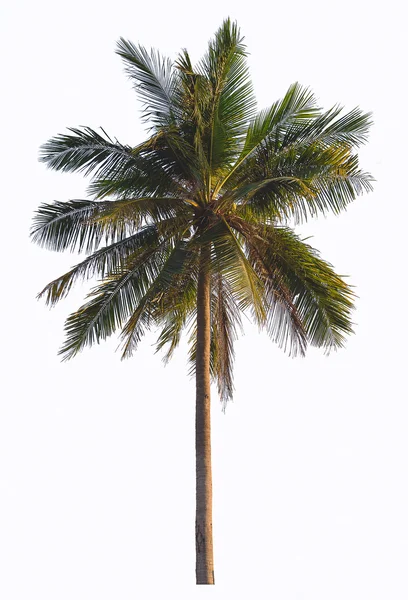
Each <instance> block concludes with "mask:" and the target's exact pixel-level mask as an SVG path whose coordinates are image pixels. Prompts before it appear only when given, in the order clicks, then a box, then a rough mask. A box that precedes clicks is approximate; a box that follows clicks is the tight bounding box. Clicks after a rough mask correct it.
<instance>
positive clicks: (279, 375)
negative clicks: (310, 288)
mask: <svg viewBox="0 0 408 600" xmlns="http://www.w3.org/2000/svg"><path fill="white" fill-rule="evenodd" d="M330 6H332V8H329V7H330ZM399 6H402V3H401V4H400V3H399V2H395V1H394V2H393V1H391V2H387V3H381V4H375V3H372V2H368V1H365V2H361V1H360V2H358V1H350V0H346V1H344V2H342V3H336V4H335V5H334V4H333V5H332V4H331V3H327V2H323V1H321V2H318V1H316V0H311V1H310V2H303V1H301V0H294V1H293V2H291V3H287V4H285V3H283V2H280V3H277V2H275V3H267V4H266V5H262V4H261V3H260V2H256V1H255V2H254V1H253V2H247V3H245V4H244V3H241V4H240V3H236V2H235V3H232V2H230V3H228V2H226V1H224V0H217V1H216V2H215V1H206V2H203V3H197V4H194V3H193V2H187V1H182V0H173V2H164V1H163V0H159V2H149V3H143V4H140V3H138V2H137V1H133V2H130V1H125V0H117V1H116V2H111V3H106V4H103V3H102V2H100V1H99V2H96V1H95V0H91V1H89V2H86V1H82V2H78V1H77V0H74V1H72V2H70V3H57V2H49V1H42V0H39V1H37V2H14V3H13V5H12V6H11V5H10V3H8V6H6V5H4V8H3V9H2V15H1V19H0V20H1V28H2V32H1V60H2V76H1V78H2V83H3V84H4V85H3V92H2V96H1V103H2V105H3V108H2V111H1V114H2V117H3V118H2V121H3V124H2V129H1V134H2V143H1V148H0V151H1V163H0V164H1V167H2V177H1V182H2V186H1V187H2V189H1V193H2V208H1V216H2V234H1V242H2V253H1V256H2V266H1V283H2V294H1V302H2V309H1V316H2V334H3V335H2V351H3V356H2V361H1V364H2V367H3V369H4V372H3V376H2V379H1V384H2V400H1V419H0V450H1V454H0V461H1V463H0V503H1V508H0V527H1V538H0V540H1V541H0V552H1V557H0V569H1V575H0V597H1V598H2V599H4V600H37V599H38V600H74V599H75V600H93V599H95V600H117V599H120V600H128V599H131V598H132V599H133V598H137V597H140V598H143V599H150V598H182V599H191V598H193V597H196V596H197V597H202V596H203V595H211V597H214V598H217V599H221V598H222V599H225V598H241V597H242V598H249V597H254V598H272V599H276V600H304V599H311V600H328V599H330V600H343V599H347V600H362V599H365V598H367V599H370V600H377V599H378V600H382V599H388V598H392V599H393V600H403V599H406V598H407V597H408V578H407V574H406V569H407V559H408V517H407V507H408V485H407V466H408V465H407V462H408V458H407V457H408V442H407V421H408V408H407V398H406V392H405V387H406V385H405V381H406V377H405V371H406V355H405V350H406V337H407V326H406V252H405V245H406V242H405V233H406V224H407V209H406V202H407V195H406V184H405V177H406V157H405V145H406V139H407V130H406V122H407V118H406V89H405V84H406V72H405V66H404V61H403V56H404V53H405V52H406V48H405V47H404V46H405V43H404V42H403V36H404V35H405V26H403V23H404V19H403V17H402V12H401V11H399ZM228 15H230V16H231V17H232V18H233V19H237V20H238V23H239V24H240V26H241V29H242V32H243V33H244V35H245V36H246V42H247V45H248V49H249V51H250V57H249V63H250V67H251V71H252V75H253V81H254V85H255V91H256V94H257V98H258V101H259V107H260V108H261V107H264V106H267V105H268V104H270V103H271V102H272V101H274V100H275V99H277V98H279V97H281V96H282V95H283V93H284V92H285V91H286V89H287V87H288V86H289V85H290V84H291V83H292V82H294V81H300V82H301V83H303V84H305V85H310V86H311V88H312V89H313V90H314V91H315V93H316V95H317V96H318V98H319V100H320V103H321V104H322V105H323V106H324V107H326V108H329V107H330V106H331V105H333V104H335V103H337V102H340V103H342V104H344V105H345V106H346V107H347V108H348V109H351V108H353V107H354V106H355V105H359V106H361V107H362V108H363V109H364V110H372V111H373V113H374V121H375V126H374V127H373V129H372V135H371V138H370V143H369V144H368V146H366V147H365V148H364V149H363V150H362V152H361V162H362V166H363V167H364V168H365V169H367V170H368V171H371V172H372V174H373V175H374V176H375V178H376V180H377V182H376V183H375V191H374V193H372V194H370V195H368V196H365V197H362V198H360V199H358V201H356V202H355V204H353V205H352V206H351V207H350V208H349V210H348V211H347V213H344V214H342V215H341V216H339V217H336V218H335V217H328V218H326V219H324V218H321V219H319V220H318V221H314V222H313V221H311V222H309V223H308V225H307V227H306V226H304V227H303V228H302V229H301V230H298V231H301V232H302V233H305V235H306V234H307V235H313V236H314V237H313V239H312V240H311V241H310V243H311V244H312V245H314V246H315V247H317V248H318V249H320V250H321V252H322V256H323V257H324V258H325V259H326V260H329V261H330V262H331V263H332V264H333V265H334V267H335V269H336V270H337V272H339V273H341V274H348V275H350V279H349V281H350V282H351V283H352V284H353V285H355V286H356V292H357V294H358V296H359V299H358V302H357V310H356V312H355V314H354V320H355V322H356V327H355V331H356V334H355V335H354V336H353V337H351V338H350V340H349V342H348V344H347V348H346V349H345V350H342V351H339V352H337V353H335V354H333V355H331V356H330V357H328V358H326V357H324V356H323V354H322V353H321V352H320V351H310V352H309V353H308V356H307V358H305V359H290V358H288V357H287V356H285V355H284V354H283V353H282V352H281V351H280V350H279V349H278V348H277V347H275V346H274V345H273V344H272V343H271V342H270V341H269V340H268V339H267V338H266V336H262V335H259V334H258V332H257V331H256V330H255V329H252V328H251V327H247V329H246V335H245V337H243V338H241V339H240V341H239V342H238V343H237V345H236V350H237V358H236V368H235V384H236V394H235V399H234V402H233V403H231V404H230V405H229V406H228V407H227V411H226V414H223V413H222V411H221V405H220V404H219V403H218V400H217V397H216V395H215V393H214V394H213V471H214V543H215V577H216V586H215V587H214V588H210V589H208V588H206V590H207V591H206V590H205V589H204V588H203V587H199V588H196V587H195V583H194V582H195V579H194V564H195V560H194V489H195V482H194V382H193V381H191V380H190V379H189V378H188V376H187V368H186V352H185V347H184V346H183V347H182V348H181V349H180V350H179V352H178V353H177V354H176V357H175V359H174V360H173V362H172V363H171V364H170V365H168V366H167V367H166V368H165V367H164V366H163V364H162V361H161V357H160V356H159V355H157V354H156V355H155V354H154V348H153V346H152V344H153V342H154V339H155V337H154V335H152V336H151V337H147V338H146V339H145V340H144V342H143V343H142V344H141V346H140V350H139V352H138V353H137V354H136V356H135V357H134V358H133V359H131V360H129V361H127V362H120V360H119V354H117V353H116V354H115V352H114V351H115V348H116V347H117V340H115V339H112V340H111V341H109V342H107V343H105V344H103V345H101V346H98V347H96V348H93V349H92V350H86V351H84V352H83V353H82V354H81V355H80V356H79V357H78V358H77V359H75V360H74V361H72V362H70V363H68V364H66V363H64V364H62V363H60V361H59V358H58V357H57V350H58V348H59V346H60V345H61V342H62V339H63V323H64V319H65V317H66V316H67V315H68V314H69V313H70V312H71V311H73V310H74V309H76V308H77V307H78V306H79V305H80V304H81V303H82V299H83V296H84V293H85V290H84V289H81V287H79V288H78V289H76V290H75V291H74V292H73V294H72V296H71V297H69V298H68V299H67V300H66V301H64V302H63V303H61V305H60V306H58V307H57V308H55V309H53V310H52V311H49V310H48V309H47V308H46V307H45V306H44V304H43V303H42V302H37V301H36V299H35V296H36V293H37V292H38V291H39V290H40V289H42V287H43V286H44V285H45V284H46V283H47V282H48V281H50V280H51V279H53V278H54V277H56V276H57V275H60V274H61V273H62V272H64V271H65V270H67V269H68V268H69V267H70V266H71V265H72V264H74V263H75V262H76V260H77V259H76V257H75V256H72V255H57V254H53V253H50V252H48V251H46V250H42V249H40V248H38V247H35V246H34V245H32V244H30V242H29V239H28V230H29V226H30V221H31V218H32V214H33V211H34V210H35V209H36V207H37V206H38V205H39V203H40V202H51V201H52V200H54V199H58V200H67V199H72V198H81V197H85V193H86V192H85V190H86V181H85V180H84V179H82V177H80V176H76V175H66V174H59V173H52V172H50V171H47V170H46V169H45V167H44V165H42V164H39V163H38V162H37V157H38V147H39V146H40V144H42V143H44V142H45V141H46V140H47V139H48V138H50V137H51V136H53V135H56V134H57V133H62V132H64V131H65V128H66V127H68V126H78V125H89V126H91V127H93V128H98V127H99V126H103V127H104V128H105V129H106V130H107V132H108V133H109V134H110V135H111V136H116V137H117V138H118V139H119V140H120V141H122V142H123V143H129V144H133V145H135V144H137V143H138V142H140V141H141V140H142V139H143V138H144V136H145V131H144V128H143V126H142V125H141V123H140V110H139V109H140V107H139V105H138V104H137V101H136V96H135V94H134V92H133V91H132V89H131V84H130V82H129V81H127V80H126V78H125V76H124V74H123V68H122V64H121V61H120V59H119V57H117V56H116V55H115V54H114V48H115V42H116V40H117V39H118V38H119V36H124V37H125V38H128V39H131V40H133V41H135V42H141V43H142V44H144V45H146V46H148V47H150V46H154V47H158V48H160V50H161V51H162V52H163V53H165V54H167V55H169V56H170V57H172V58H175V56H176V54H177V52H178V51H179V49H180V48H182V47H187V48H188V49H189V51H190V53H191V55H192V56H193V57H194V58H195V59H198V58H199V57H200V56H201V54H202V53H203V52H204V51H205V48H206V44H207V41H208V39H209V38H210V37H211V35H212V34H213V33H214V31H215V30H216V29H217V27H218V26H219V25H220V24H221V22H222V19H223V18H224V17H226V16H228ZM404 355H405V356H404Z"/></svg>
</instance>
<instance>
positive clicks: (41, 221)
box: [30, 200, 103, 253]
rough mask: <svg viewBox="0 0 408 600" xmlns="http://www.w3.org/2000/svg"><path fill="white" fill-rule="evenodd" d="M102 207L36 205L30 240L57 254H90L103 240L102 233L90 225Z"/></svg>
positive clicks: (83, 202)
mask: <svg viewBox="0 0 408 600" xmlns="http://www.w3.org/2000/svg"><path fill="white" fill-rule="evenodd" d="M102 207H103V205H102V204H101V203H98V202H93V201H91V200H69V201H68V202H53V203H52V204H46V203H43V204H40V206H39V208H38V210H37V212H36V213H35V215H34V219H33V226H32V228H31V233H30V235H31V239H32V241H33V242H35V243H36V244H39V245H40V246H43V247H45V248H48V249H49V250H55V251H57V252H62V251H64V250H70V251H71V252H73V251H74V250H77V251H78V252H83V251H85V252H87V253H89V252H92V251H94V250H96V249H97V247H98V246H99V244H100V243H101V241H102V239H103V229H102V227H101V225H100V224H98V223H96V222H95V221H94V219H95V216H96V215H97V214H98V212H99V211H100V210H101V208H102Z"/></svg>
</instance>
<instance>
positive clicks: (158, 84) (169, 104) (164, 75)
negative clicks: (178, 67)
mask: <svg viewBox="0 0 408 600" xmlns="http://www.w3.org/2000/svg"><path fill="white" fill-rule="evenodd" d="M116 53H117V54H118V55H119V56H120V57H121V58H122V59H123V60H124V62H125V72H126V74H127V75H128V77H129V78H130V79H131V80H132V81H133V82H134V86H135V89H136V91H137V93H138V95H139V97H140V99H141V100H142V102H143V104H144V118H145V120H146V121H148V120H150V121H152V123H154V125H155V126H156V127H160V126H163V125H169V124H170V123H171V122H172V121H173V119H174V118H176V117H177V116H178V110H177V109H178V107H177V105H176V104H175V102H174V100H175V87H176V86H177V72H176V71H175V70H174V68H173V65H172V62H171V60H170V59H168V58H164V57H162V56H161V55H160V53H159V52H158V51H156V50H153V49H152V50H151V51H150V53H149V52H148V51H147V50H146V48H144V47H143V46H140V45H139V46H135V44H133V43H132V42H130V41H127V40H125V39H124V38H120V40H119V41H118V43H117V50H116Z"/></svg>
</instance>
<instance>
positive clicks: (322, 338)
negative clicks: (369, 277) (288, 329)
mask: <svg viewBox="0 0 408 600" xmlns="http://www.w3.org/2000/svg"><path fill="white" fill-rule="evenodd" d="M259 237H260V238H261V242H260V246H261V248H262V250H261V251H262V252H263V262H264V264H265V266H266V268H267V269H268V270H275V272H277V273H278V274H279V277H280V278H281V281H282V283H283V285H284V286H285V287H286V288H287V290H288V291H289V292H290V297H291V299H292V300H291V301H292V303H293V305H294V308H295V310H296V313H297V315H298V318H299V319H300V322H301V324H302V328H303V330H304V332H305V334H306V336H307V342H308V343H310V344H311V345H313V346H318V347H324V348H325V349H326V350H327V351H330V350H331V349H336V348H339V347H342V346H343V344H344V341H345V334H350V333H352V331H353V330H352V322H351V312H352V309H353V298H354V293H353V291H352V289H351V288H350V286H348V285H347V284H346V283H345V281H344V280H343V279H342V278H341V277H340V276H339V275H337V274H336V273H335V272H334V270H333V268H332V266H331V265H330V264H329V263H327V262H326V261H324V260H322V259H321V258H320V257H319V253H318V252H317V250H315V249H314V248H312V247H311V246H309V245H308V244H306V243H305V242H303V241H302V240H301V239H300V238H299V237H298V236H296V235H295V234H294V233H293V232H292V231H291V230H290V229H288V228H284V227H272V226H263V227H262V226H260V227H259Z"/></svg>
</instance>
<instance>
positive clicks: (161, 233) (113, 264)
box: [38, 219, 178, 306]
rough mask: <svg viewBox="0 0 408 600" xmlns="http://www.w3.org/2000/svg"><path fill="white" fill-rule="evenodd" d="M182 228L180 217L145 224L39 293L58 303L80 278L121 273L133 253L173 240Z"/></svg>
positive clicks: (99, 251)
mask: <svg viewBox="0 0 408 600" xmlns="http://www.w3.org/2000/svg"><path fill="white" fill-rule="evenodd" d="M177 231H178V228H177V219H168V220H167V221H163V222H162V223H161V224H160V228H159V227H158V226H157V225H147V226H145V227H142V228H141V229H140V230H139V231H138V232H137V233H135V234H134V235H131V236H129V237H126V238H124V239H121V240H119V241H117V242H114V243H113V244H110V245H108V246H106V247H104V248H101V249H100V250H97V251H96V252H94V253H93V254H91V255H90V256H88V257H87V258H85V260H83V261H82V262H80V263H79V264H77V265H76V266H75V267H73V268H72V269H71V270H70V271H68V272H67V273H65V274H64V275H61V276H60V277H58V278H57V279H54V280H53V281H51V282H50V283H48V284H47V285H46V286H45V288H44V289H43V290H42V291H41V292H40V293H39V294H38V297H39V298H42V297H43V296H44V297H45V301H46V304H48V305H49V306H54V305H55V304H56V303H57V302H59V300H61V299H62V298H65V297H66V296H67V295H68V293H69V292H70V290H71V289H72V286H73V285H74V284H75V283H76V282H77V281H78V280H82V281H86V280H88V279H90V278H92V277H98V278H99V279H102V280H103V279H104V277H106V276H107V275H109V273H117V272H119V271H120V269H122V268H124V267H125V265H126V263H127V262H128V261H129V258H130V257H131V256H134V255H135V253H136V252H138V251H139V252H140V251H144V250H146V249H149V248H153V247H155V246H157V245H158V244H159V243H161V242H163V241H164V240H165V239H171V237H172V235H175V233H176V232H177ZM170 232H171V233H170Z"/></svg>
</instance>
